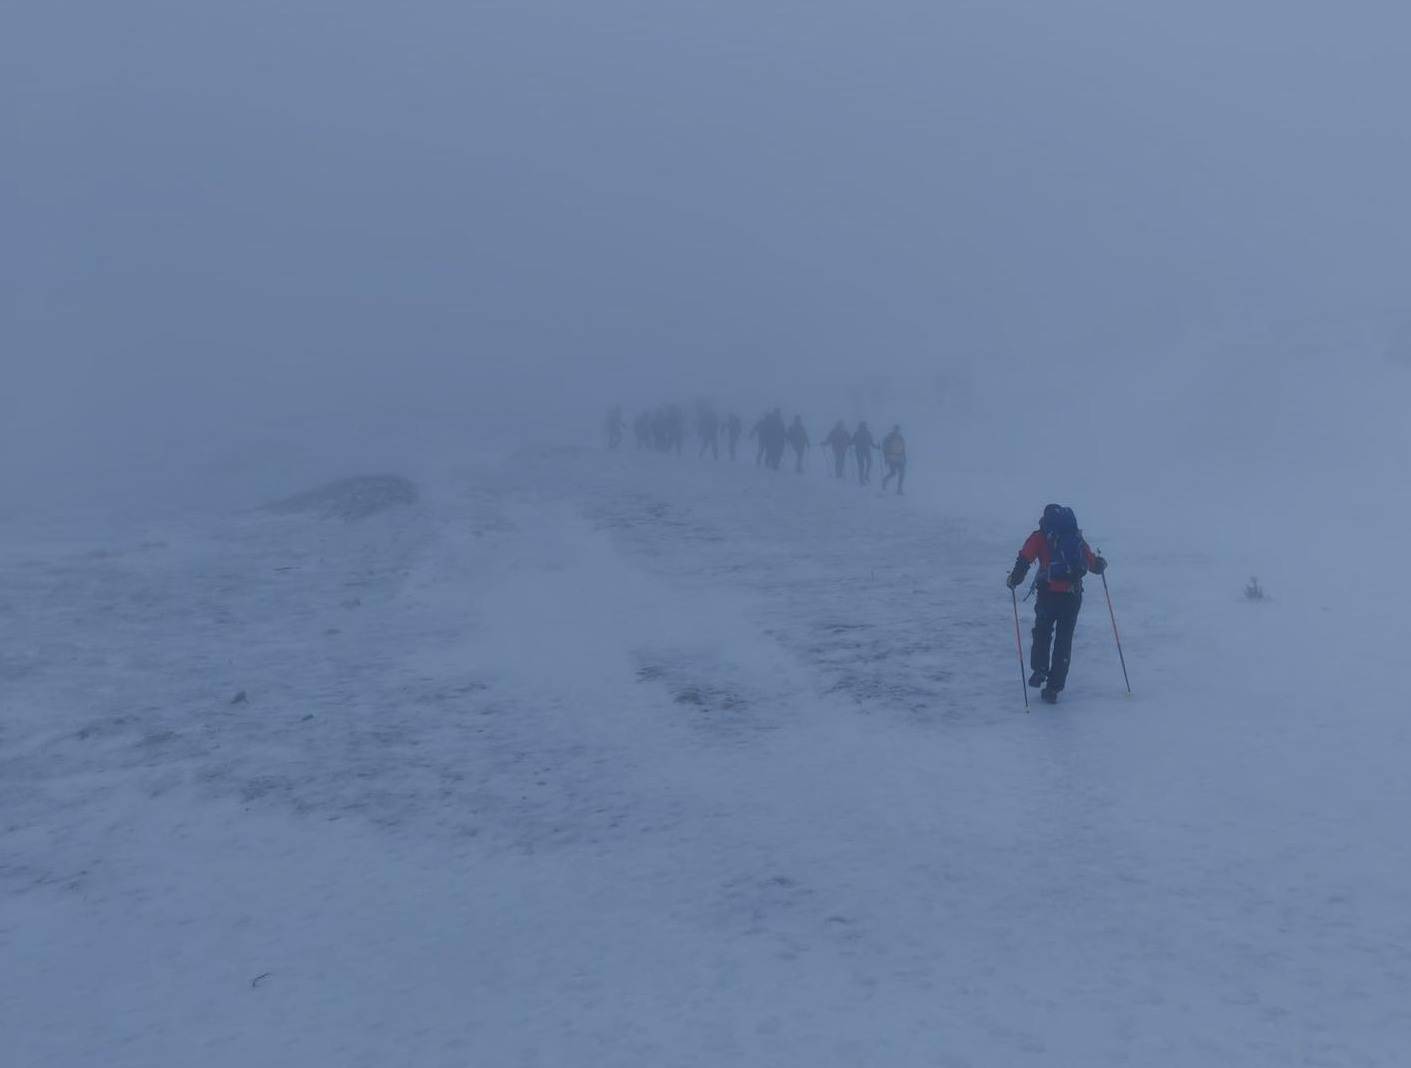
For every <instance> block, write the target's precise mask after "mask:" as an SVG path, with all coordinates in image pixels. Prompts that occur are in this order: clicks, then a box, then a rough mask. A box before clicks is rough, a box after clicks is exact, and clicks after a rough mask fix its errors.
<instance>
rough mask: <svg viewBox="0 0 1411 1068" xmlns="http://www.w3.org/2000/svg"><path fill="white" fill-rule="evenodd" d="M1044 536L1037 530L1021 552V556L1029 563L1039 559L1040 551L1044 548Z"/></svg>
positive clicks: (1030, 536)
mask: <svg viewBox="0 0 1411 1068" xmlns="http://www.w3.org/2000/svg"><path fill="white" fill-rule="evenodd" d="M1043 544H1044V536H1043V535H1042V534H1040V533H1039V532H1038V531H1037V530H1036V531H1034V532H1033V533H1032V534H1030V535H1029V540H1028V541H1026V542H1025V543H1024V547H1023V548H1022V549H1020V550H1019V555H1020V556H1022V557H1023V558H1024V560H1025V561H1026V562H1028V563H1031V564H1032V563H1033V562H1034V561H1035V560H1037V559H1038V558H1039V551H1040V550H1041V549H1042V548H1043Z"/></svg>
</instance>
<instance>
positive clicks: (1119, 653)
mask: <svg viewBox="0 0 1411 1068" xmlns="http://www.w3.org/2000/svg"><path fill="white" fill-rule="evenodd" d="M1099 555H1101V554H1100V553H1099ZM1102 592H1103V593H1105V594H1107V614H1108V615H1109V616H1111V617H1112V636H1113V637H1114V638H1116V639H1117V659H1119V660H1120V661H1122V681H1123V682H1125V683H1126V684H1127V693H1128V694H1130V693H1131V692H1132V680H1131V679H1130V678H1129V677H1128V675H1127V658H1126V656H1124V655H1123V653H1122V635H1120V634H1118V633H1117V613H1116V612H1114V611H1113V610H1112V591H1111V590H1109V589H1108V588H1107V569H1106V568H1104V569H1103V572H1102Z"/></svg>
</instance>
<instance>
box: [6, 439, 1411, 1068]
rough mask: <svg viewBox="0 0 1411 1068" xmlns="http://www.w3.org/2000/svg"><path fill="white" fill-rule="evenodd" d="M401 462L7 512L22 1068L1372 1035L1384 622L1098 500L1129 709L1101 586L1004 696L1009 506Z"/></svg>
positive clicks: (1393, 1016) (1396, 651) (1011, 535)
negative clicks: (101, 511)
mask: <svg viewBox="0 0 1411 1068" xmlns="http://www.w3.org/2000/svg"><path fill="white" fill-rule="evenodd" d="M422 489H423V493H422V497H421V500H420V501H419V502H418V503H417V504H415V505H412V506H410V507H400V508H397V509H394V510H391V511H388V512H384V513H381V514H379V515H376V516H373V517H371V518H369V519H365V520H363V521H360V522H354V523H345V522H341V521H338V520H330V519H325V518H320V517H318V516H317V515H312V514H298V513H296V514H273V513H269V512H263V511H253V510H252V511H240V512H237V513H229V512H227V513H193V514H192V515H190V516H188V517H187V518H186V519H184V520H181V521H175V520H170V521H167V520H164V521H163V522H161V523H160V524H150V523H149V524H139V525H136V526H132V527H129V528H125V529H121V530H119V529H107V530H102V531H101V534H100V533H99V532H98V530H96V529H95V528H93V527H91V526H82V527H80V526H76V525H67V526H55V525H51V526H48V527H42V526H39V525H37V524H29V525H24V526H22V525H20V524H19V523H12V524H10V525H9V526H8V527H7V529H6V540H5V544H4V555H3V570H2V571H0V585H3V589H4V591H5V597H4V604H3V614H0V679H3V683H4V686H3V702H4V708H3V721H0V732H2V733H0V791H2V792H0V804H3V811H4V814H5V816H4V823H3V836H0V850H3V852H2V853H0V895H3V896H0V940H2V941H3V957H4V960H5V962H6V966H5V968H4V969H0V1032H3V1033H4V1035H5V1036H6V1039H5V1040H6V1043H7V1046H8V1048H9V1050H10V1053H9V1054H8V1058H7V1060H8V1063H12V1064H16V1065H23V1066H51V1065H52V1066H59V1065H89V1064H102V1065H105V1066H109V1068H115V1066H119V1065H134V1066H138V1065H140V1066H144V1068H147V1066H154V1065H191V1064H202V1065H248V1064H269V1065H300V1066H311V1065H329V1066H333V1065H338V1066H343V1065H387V1064H415V1065H510V1064H515V1065H568V1064H573V1065H579V1064H581V1065H590V1064H591V1065H612V1064H621V1065H628V1064H632V1065H637V1064H640V1065H672V1064H700V1065H716V1064H745V1063H748V1064H761V1065H765V1064H768V1065H784V1064H799V1065H805V1064H806V1065H822V1064H858V1065H873V1064H908V1065H909V1064H939V1065H954V1066H959V1065H1017V1064H1036V1065H1037V1064H1043V1065H1054V1064H1063V1065H1068V1064H1074V1065H1076V1064H1082V1065H1099V1064H1101V1065H1107V1064H1114V1065H1115V1064H1132V1065H1198V1064H1241V1065H1256V1064H1258V1065H1280V1066H1282V1065H1290V1064H1310V1065H1337V1066H1343V1065H1356V1064H1369V1065H1370V1064H1379V1065H1380V1064H1387V1065H1390V1064H1397V1063H1403V1062H1404V1057H1405V1049H1406V1048H1407V1044H1408V1042H1411V1008H1409V1007H1408V1005H1409V1004H1411V1003H1408V999H1407V998H1406V992H1407V989H1408V984H1411V865H1408V858H1407V848H1406V844H1405V843H1406V836H1405V828H1404V822H1405V821H1404V816H1405V812H1406V811H1407V805H1408V802H1411V786H1408V782H1407V778H1406V775H1405V758H1406V753H1407V746H1408V728H1407V725H1406V724H1407V717H1406V715H1405V710H1404V702H1401V701H1398V700H1396V699H1395V689H1394V688H1393V686H1392V684H1391V682H1392V680H1391V678H1390V676H1391V674H1393V673H1395V672H1396V671H1398V670H1399V664H1400V658H1401V657H1402V655H1403V651H1402V649H1401V647H1400V643H1399V641H1398V640H1397V639H1396V637H1395V636H1396V634H1397V633H1398V631H1397V629H1396V626H1395V619H1394V613H1393V612H1392V611H1391V610H1390V609H1387V610H1385V619H1384V622H1385V623H1386V625H1387V628H1388V629H1385V630H1383V631H1381V633H1383V634H1384V635H1385V636H1386V638H1387V640H1386V642H1385V643H1381V644H1379V643H1377V642H1375V641H1369V640H1368V635H1369V634H1375V633H1377V630H1376V627H1375V626H1372V625H1370V624H1369V620H1368V618H1367V616H1366V614H1367V613H1368V612H1373V611H1375V610H1376V609H1375V607H1374V606H1368V605H1365V604H1362V605H1358V604H1355V603H1350V602H1349V601H1346V600H1339V599H1337V598H1329V597H1327V596H1325V594H1326V592H1327V591H1326V590H1324V589H1321V588H1320V586H1319V585H1318V584H1311V583H1310V584H1309V585H1307V586H1304V585H1294V586H1292V587H1291V588H1287V589H1276V590H1274V591H1272V592H1274V593H1275V596H1276V599H1275V600H1273V601H1271V602H1268V603H1264V604H1250V603H1246V602H1244V601H1243V600H1242V599H1241V598H1240V596H1239V586H1238V583H1234V582H1233V581H1231V582H1217V581H1214V580H1213V579H1210V578H1209V576H1210V575H1211V574H1214V575H1216V576H1218V577H1220V578H1221V579H1223V578H1224V577H1225V576H1224V575H1223V574H1222V573H1221V569H1220V567H1219V566H1213V564H1212V561H1208V560H1204V561H1202V560H1193V561H1179V562H1177V564H1176V565H1173V562H1172V561H1171V560H1170V559H1169V557H1163V555H1162V548H1161V547H1160V546H1152V545H1149V544H1124V543H1123V542H1122V541H1121V540H1112V539H1110V538H1108V537H1106V536H1105V535H1106V532H1105V531H1103V530H1101V529H1093V527H1092V526H1090V529H1089V535H1090V537H1092V538H1093V539H1094V540H1095V541H1098V542H1100V543H1102V544H1104V547H1105V548H1106V549H1107V551H1108V552H1109V554H1110V555H1111V556H1112V557H1113V560H1114V565H1113V572H1112V576H1111V577H1112V580H1113V585H1114V591H1115V593H1116V594H1117V596H1118V598H1119V602H1118V603H1119V609H1120V612H1121V622H1122V623H1123V625H1124V631H1125V634H1124V636H1125V638H1126V640H1127V642H1128V656H1129V660H1130V663H1131V666H1132V671H1133V677H1134V683H1135V686H1136V690H1137V693H1136V696H1135V697H1132V698H1128V697H1126V696H1125V694H1124V690H1123V686H1122V680H1121V674H1120V669H1119V665H1118V662H1117V658H1116V654H1115V651H1114V649H1113V645H1112V641H1111V636H1110V631H1109V629H1108V622H1107V619H1106V615H1105V607H1104V605H1103V603H1102V600H1101V594H1100V591H1099V592H1098V593H1096V594H1090V596H1089V603H1088V605H1087V607H1086V609H1085V612H1084V615H1083V618H1082V621H1081V625H1080V630H1079V637H1078V649H1077V655H1076V666H1075V670H1074V672H1073V678H1072V680H1071V682H1070V689H1069V692H1068V694H1067V695H1065V696H1066V700H1065V702H1064V703H1063V704H1061V705H1060V706H1059V707H1058V708H1056V709H1049V708H1042V709H1041V710H1040V709H1036V710H1035V712H1034V713H1033V714H1032V715H1028V716H1026V715H1025V714H1024V712H1023V705H1022V701H1021V694H1020V688H1019V679H1018V667H1017V664H1016V661H1015V655H1014V644H1013V643H1014V636H1013V620H1012V617H1011V615H1010V613H1009V601H1008V598H1007V596H1006V594H1005V591H1004V589H1003V586H1002V583H1001V579H1002V576H1003V574H1004V572H1005V570H1006V568H1007V567H1008V565H1009V563H1010V561H1011V560H1012V557H1013V552H1014V549H1015V546H1016V545H1017V543H1018V540H1019V539H1020V538H1021V537H1022V536H1023V535H1024V534H1025V533H1026V530H1025V529H1024V525H1023V523H1022V522H1021V523H1019V524H1018V525H1013V524H1011V525H1009V526H1008V527H1002V526H1001V525H999V524H990V525H987V524H986V523H983V522H978V521H968V520H966V519H965V518H964V517H962V516H956V515H949V514H946V513H945V511H944V509H940V508H937V507H933V506H930V505H928V504H927V503H925V501H924V499H923V500H916V501H914V500H912V499H910V498H908V499H901V500H899V499H896V498H894V497H890V496H886V497H883V496H880V495H878V494H876V493H875V492H868V491H862V490H858V489H856V488H855V487H852V486H839V485H835V484H832V483H831V481H830V480H828V479H825V478H824V477H823V476H822V474H821V472H819V471H817V470H815V471H813V472H812V473H810V474H809V475H808V476H806V477H803V478H798V477H795V476H793V475H791V474H787V473H786V474H780V475H772V474H770V473H768V472H764V471H760V470H757V469H755V468H754V467H752V466H750V465H749V464H747V463H745V462H741V463H739V464H737V465H734V466H730V465H728V464H723V463H722V464H720V465H714V464H710V463H708V462H707V463H700V462H697V461H694V460H691V459H689V458H687V459H685V460H676V459H674V458H666V457H660V456H655V455H635V454H630V453H628V454H621V455H616V456H606V455H603V454H601V453H599V452H597V451H595V450H575V449H548V448H546V449H541V450H538V451H524V452H519V453H516V454H514V455H512V456H510V457H508V458H507V459H506V460H505V461H504V462H503V463H493V464H487V465H484V466H482V467H480V468H477V469H474V470H472V469H464V470H462V471H460V472H459V473H458V474H455V475H446V476H445V477H444V478H441V479H435V480H432V481H431V482H429V483H428V484H424V485H423V487H422ZM80 530H82V531H85V533H82V534H81V533H79V531H80ZM1173 566H1178V567H1179V568H1180V569H1181V571H1182V574H1184V575H1185V577H1184V578H1183V579H1181V580H1180V581H1173V580H1172V577H1171V572H1172V569H1173ZM1191 576H1197V577H1191ZM1200 576H1205V577H1200ZM1230 577H1231V578H1232V580H1233V579H1234V578H1242V576H1241V575H1239V574H1238V573H1235V572H1231V576H1230ZM1353 612H1358V613H1361V614H1360V615H1358V616H1356V617H1353V616H1352V615H1351V613H1353ZM1026 625H1027V624H1026ZM1350 635H1355V636H1356V637H1355V640H1353V639H1352V638H1351V637H1347V636H1350ZM1344 637H1346V640H1344ZM1334 663H1335V664H1336V665H1337V666H1336V668H1335V669H1330V668H1329V665H1330V664H1334ZM1310 665H1312V669H1311V670H1310ZM1356 680H1361V681H1360V683H1359V682H1357V681H1356ZM242 693H243V694H244V695H245V696H244V697H243V698H242V699H239V700H238V701H237V695H238V694H242Z"/></svg>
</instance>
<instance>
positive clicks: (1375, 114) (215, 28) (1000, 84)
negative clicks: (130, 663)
mask: <svg viewBox="0 0 1411 1068" xmlns="http://www.w3.org/2000/svg"><path fill="white" fill-rule="evenodd" d="M6 24H7V27H6V33H5V35H4V41H3V43H0V67H2V68H3V72H4V73H3V78H4V86H3V92H0V109H3V110H0V123H3V128H4V142H5V144H6V146H7V147H6V166H5V174H4V177H3V179H0V181H3V183H4V186H3V203H4V207H3V209H0V210H3V212H4V222H5V224H4V231H5V234H6V239H5V244H4V251H3V253H0V283H3V291H4V297H3V300H4V303H3V307H2V310H3V316H4V332H5V342H4V346H5V352H6V357H5V358H6V360H7V362H9V361H15V364H17V365H18V366H19V367H20V368H21V374H20V376H19V379H18V381H19V382H20V383H21V384H22V386H27V387H30V389H29V390H28V391H27V392H28V393H29V394H30V397H29V399H28V401H27V402H26V403H25V404H24V405H22V406H21V407H22V408H23V411H17V410H12V411H10V412H9V417H10V419H11V425H12V426H14V425H15V420H16V419H20V420H21V421H22V422H23V421H24V420H25V419H28V420H30V421H31V423H35V422H38V421H39V416H38V415H37V414H36V413H43V416H44V420H43V421H44V422H45V424H46V425H56V424H55V421H56V420H57V422H58V424H62V422H63V420H64V419H65V418H70V417H84V416H91V415H92V414H93V413H94V412H96V411H100V410H101V411H105V412H110V413H111V412H113V411H125V410H131V411H138V410H143V411H147V412H149V413H150V412H151V411H153V409H152V408H151V407H150V405H151V404H152V403H155V402H157V401H162V400H167V399H172V398H185V397H188V396H195V397H204V398H206V400H208V401H209V400H210V399H211V398H212V397H225V398H231V399H239V400H240V401H241V402H242V403H258V398H261V397H266V396H268V395H269V393H270V389H271V387H272V386H277V387H278V388H279V389H280V390H282V391H283V392H284V393H285V394H286V396H287V397H290V398H297V397H298V396H300V395H301V394H302V393H304V392H305V391H308V390H312V389H315V388H318V387H319V386H320V385H321V384H328V383H338V384H339V385H340V387H341V388H346V389H348V390H349V391H350V392H351V393H353V394H356V393H358V391H365V390H366V389H367V388H368V387H369V386H371V385H374V384H377V385H379V386H386V385H391V384H395V385H398V386H404V385H405V384H406V383H408V382H413V383H419V384H422V385H424V386H426V387H427V388H428V390H429V391H431V392H435V391H437V390H439V389H442V388H444V387H445V386H446V385H447V384H449V383H451V382H455V383H458V384H464V385H465V386H466V387H467V388H470V387H471V386H472V385H473V386H474V387H475V388H476V389H478V390H479V391H480V392H482V393H484V392H486V391H489V392H494V390H495V388H496V386H497V384H498V383H500V382H508V379H507V378H506V376H507V375H509V377H511V378H518V379H527V378H530V377H532V376H533V375H534V374H536V373H537V372H539V371H541V370H542V369H544V368H546V367H548V368H552V369H554V371H555V381H558V382H563V381H565V380H566V381H569V382H571V383H574V384H581V383H582V382H586V381H589V380H590V379H596V380H598V381H600V382H601V381H606V382H608V383H610V384H611V386H612V388H616V386H617V384H618V383H621V384H622V385H623V387H624V388H626V386H627V385H628V384H631V385H632V386H635V387H641V386H643V385H644V384H646V385H648V386H649V388H650V389H657V388H670V387H672V386H674V384H675V383H677V382H680V383H681V384H682V386H684V387H688V388H696V387H701V388H706V387H712V386H717V387H718V386H720V385H722V384H728V383H730V382H732V381H736V380H738V379H739V378H740V377H741V376H742V375H745V374H753V375H758V376H760V377H761V378H763V379H764V380H766V381H769V382H771V383H778V382H784V381H788V380H791V379H796V378H799V377H806V376H809V375H825V374H829V373H843V372H844V371H847V372H850V371H851V370H852V369H853V368H861V367H866V368H868V369H872V368H875V367H877V366H879V365H880V366H899V367H910V366H926V365H927V364H928V363H930V362H932V361H935V360H936V359H938V358H939V357H941V356H944V355H946V354H950V353H955V352H967V353H980V354H1002V355H1003V354H1007V355H1009V356H1010V357H1011V358H1015V359H1019V360H1021V361H1022V360H1024V359H1026V358H1027V354H1030V353H1036V352H1043V353H1044V354H1045V356H1047V354H1049V353H1051V352H1053V351H1055V350H1057V351H1069V352H1076V353H1082V354H1083V355H1084V358H1088V357H1091V358H1093V359H1099V360H1100V359H1103V358H1112V359H1117V358H1121V359H1132V358H1137V359H1140V358H1142V354H1143V353H1145V352H1147V351H1148V350H1149V349H1154V348H1156V347H1159V346H1161V345H1163V344H1165V343H1166V342H1168V341H1169V340H1170V339H1171V338H1173V337H1176V336H1179V335H1180V334H1181V333H1183V332H1184V331H1188V330H1192V329H1199V328H1202V327H1203V326H1205V325H1206V324H1208V323H1210V322H1212V321H1215V320H1218V319H1220V318H1222V317H1226V316H1246V315H1250V316H1271V317H1277V316H1280V315H1287V314H1295V313H1296V314H1306V313H1308V312H1309V311H1310V310H1313V311H1319V312H1321V311H1326V312H1328V313H1336V314H1347V313H1363V312H1372V313H1377V314H1384V313H1387V312H1389V311H1391V312H1394V311H1395V302H1396V301H1397V299H1399V297H1400V295H1401V291H1402V287H1403V281H1404V280H1403V271H1402V269H1403V268H1404V265H1405V263H1406V262H1407V260H1408V256H1411V216H1408V214H1407V213H1406V211H1405V210H1404V198H1405V195H1406V193H1405V191H1406V190H1407V189H1409V188H1411V138H1409V137H1408V130H1407V125H1406V121H1405V117H1404V109H1405V102H1406V101H1407V100H1411V73H1408V72H1411V32H1408V30H1411V17H1408V15H1407V14H1406V13H1405V8H1404V5H1397V4H1392V3H1345V4H1336V5H1334V4H1311V3H1289V2H1278V3H1276V2H1273V0H1267V2H1255V3H1251V2H1234V3H1213V2H1205V0H1201V2H1196V3H1190V2H1186V3H1181V4H1169V3H1145V2H1135V3H1134V2H1130V0H1127V2H1118V0H1110V2H1103V0H1079V2H1069V3H1055V2H1040V0H1032V2H1017V0H991V2H985V3H980V2H971V3H938V2H934V0H932V2H921V0H908V2H888V3H882V4H861V3H856V4H839V3H826V2H825V3H818V2H807V3H806V2H788V3H757V2H751V3H744V2H726V3H719V2H717V3H677V2H663V0H651V2H646V0H643V2H625V0H604V2H596V3H592V2H583V0H573V2H569V0H552V2H529V0H526V2H522V3H510V2H502V3H463V2H456V3H452V2H442V3H415V4H407V5H403V4H373V3H369V2H366V0H341V2H338V3H334V2H317V3H316V2H310V0H299V2H294V3H276V2H273V0H251V2H246V3H241V4H192V3H182V2H176V0H170V2H160V3H158V2H153V0H128V2H125V3H121V4H114V3H106V2H102V3H100V2H86V3H84V2H78V3H62V2H55V3H43V4H41V3H34V2H31V3H25V4H23V5H22V6H21V8H20V9H19V10H15V9H13V8H12V9H10V10H9V11H8V12H7V18H6ZM1016 354H1017V355H1016ZM511 368H519V369H520V370H519V371H518V372H516V374H514V375H511V374H510V369H511ZM568 368H572V369H573V370H572V371H571V372H567V369H568ZM609 391H610V390H609ZM27 425H29V424H27Z"/></svg>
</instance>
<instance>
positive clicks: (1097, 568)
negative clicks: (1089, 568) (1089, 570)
mask: <svg viewBox="0 0 1411 1068" xmlns="http://www.w3.org/2000/svg"><path fill="white" fill-rule="evenodd" d="M1106 570H1107V561H1106V560H1104V559H1103V558H1102V557H1101V556H1096V557H1094V558H1093V574H1094V575H1101V574H1102V573H1103V572H1104V571H1106Z"/></svg>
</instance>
